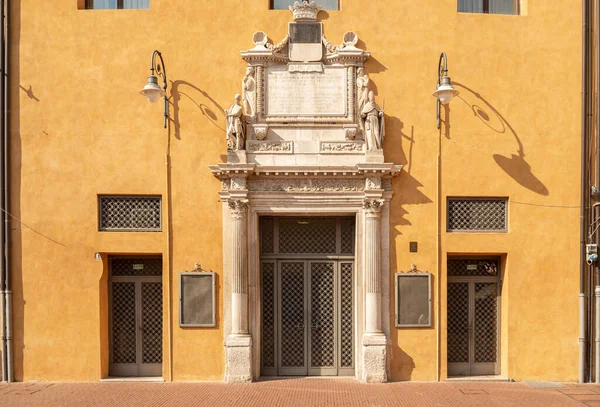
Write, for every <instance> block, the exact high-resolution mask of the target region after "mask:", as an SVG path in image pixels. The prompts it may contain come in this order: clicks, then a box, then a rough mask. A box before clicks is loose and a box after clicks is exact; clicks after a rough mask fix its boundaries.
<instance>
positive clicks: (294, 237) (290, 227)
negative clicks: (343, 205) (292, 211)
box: [279, 218, 336, 254]
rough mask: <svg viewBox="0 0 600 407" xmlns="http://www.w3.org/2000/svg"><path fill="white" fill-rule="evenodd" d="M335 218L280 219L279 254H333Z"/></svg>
mask: <svg viewBox="0 0 600 407" xmlns="http://www.w3.org/2000/svg"><path fill="white" fill-rule="evenodd" d="M335 243H336V220H335V218H289V219H286V218H280V219H279V252H280V253H299V254H300V253H335V252H336V251H335Z"/></svg>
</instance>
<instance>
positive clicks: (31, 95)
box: [19, 85, 40, 102]
mask: <svg viewBox="0 0 600 407" xmlns="http://www.w3.org/2000/svg"><path fill="white" fill-rule="evenodd" d="M19 88H21V90H22V91H23V92H25V94H26V95H27V97H28V98H29V99H33V100H35V101H36V102H39V101H40V100H39V99H38V98H37V97H36V96H35V95H34V94H33V89H31V85H29V89H26V88H25V87H24V86H23V85H19Z"/></svg>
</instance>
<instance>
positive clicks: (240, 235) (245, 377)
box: [225, 177, 252, 383]
mask: <svg viewBox="0 0 600 407" xmlns="http://www.w3.org/2000/svg"><path fill="white" fill-rule="evenodd" d="M234 181H235V182H234ZM234 183H236V184H237V185H238V186H241V187H242V188H245V178H241V177H240V179H232V184H234ZM229 209H230V214H231V249H232V250H231V277H232V279H231V281H232V284H231V287H232V289H231V333H230V334H229V336H228V337H227V339H226V341H225V347H226V358H227V361H226V369H225V370H226V371H225V380H226V381H227V382H229V383H235V382H249V381H252V337H251V336H250V334H249V332H248V232H247V229H248V225H247V224H248V201H247V200H246V199H231V200H230V201H229Z"/></svg>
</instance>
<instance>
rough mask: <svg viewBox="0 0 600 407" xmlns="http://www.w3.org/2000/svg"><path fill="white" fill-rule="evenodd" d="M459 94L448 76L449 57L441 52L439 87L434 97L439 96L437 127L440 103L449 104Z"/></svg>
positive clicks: (438, 126)
mask: <svg viewBox="0 0 600 407" xmlns="http://www.w3.org/2000/svg"><path fill="white" fill-rule="evenodd" d="M456 95H458V91H457V90H456V89H454V88H453V87H452V81H451V80H450V77H449V76H448V59H447V58H446V53H445V52H442V53H441V54H440V60H439V62H438V80H437V89H436V90H435V92H433V97H435V98H437V102H436V108H437V109H436V110H437V128H438V129H439V128H440V103H442V104H444V105H447V104H448V103H450V101H451V100H452V98H453V97H454V96H456Z"/></svg>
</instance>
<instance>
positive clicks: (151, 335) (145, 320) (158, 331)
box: [142, 283, 162, 363]
mask: <svg viewBox="0 0 600 407" xmlns="http://www.w3.org/2000/svg"><path fill="white" fill-rule="evenodd" d="M142 363H162V283H142Z"/></svg>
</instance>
